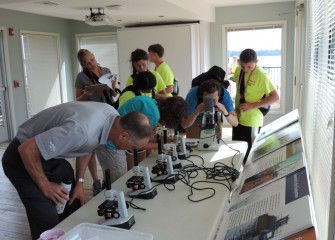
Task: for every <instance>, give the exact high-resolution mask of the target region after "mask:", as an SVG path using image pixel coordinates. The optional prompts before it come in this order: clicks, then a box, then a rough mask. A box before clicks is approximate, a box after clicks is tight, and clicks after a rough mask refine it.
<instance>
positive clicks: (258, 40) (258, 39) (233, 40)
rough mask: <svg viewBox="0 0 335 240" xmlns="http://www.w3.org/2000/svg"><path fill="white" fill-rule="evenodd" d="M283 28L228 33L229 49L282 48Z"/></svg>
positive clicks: (256, 49)
mask: <svg viewBox="0 0 335 240" xmlns="http://www.w3.org/2000/svg"><path fill="white" fill-rule="evenodd" d="M281 32H282V29H281V28H275V29H258V30H245V31H234V32H229V33H228V50H230V51H231V50H233V51H235V50H240V51H242V50H244V49H246V48H252V49H254V50H255V51H258V50H274V49H281V38H282V37H281Z"/></svg>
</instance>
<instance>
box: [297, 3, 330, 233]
mask: <svg viewBox="0 0 335 240" xmlns="http://www.w3.org/2000/svg"><path fill="white" fill-rule="evenodd" d="M305 2H306V1H305ZM307 10H308V11H306V12H305V13H306V18H305V19H307V20H308V22H307V23H306V27H307V33H306V36H307V42H306V45H303V46H302V47H304V46H306V47H305V48H304V49H303V52H304V53H305V57H304V58H302V59H303V60H305V66H306V67H305V70H304V71H303V73H304V75H303V76H301V82H302V84H301V85H302V91H301V95H302V98H301V99H302V101H301V103H300V105H301V107H300V111H301V113H300V115H301V116H302V133H303V137H304V145H305V149H306V159H307V164H308V169H309V171H310V178H311V186H312V193H313V200H314V206H315V212H316V219H317V223H318V226H317V227H318V231H319V238H318V239H334V222H335V186H334V184H335V168H334V112H335V17H334V16H335V2H334V1H328V0H311V1H307ZM299 15H300V14H299ZM301 17H303V16H301ZM297 46H299V45H297ZM299 47H300V46H299Z"/></svg>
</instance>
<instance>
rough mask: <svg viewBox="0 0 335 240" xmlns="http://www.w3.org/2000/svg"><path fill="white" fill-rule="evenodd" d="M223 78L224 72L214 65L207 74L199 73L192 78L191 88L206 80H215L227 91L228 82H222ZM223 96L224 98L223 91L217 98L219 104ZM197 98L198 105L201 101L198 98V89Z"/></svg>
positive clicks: (200, 97)
mask: <svg viewBox="0 0 335 240" xmlns="http://www.w3.org/2000/svg"><path fill="white" fill-rule="evenodd" d="M225 76H226V72H225V70H223V69H222V68H220V67H218V66H216V65H214V66H213V67H211V68H210V69H209V70H208V71H207V72H204V73H201V74H200V75H199V76H197V77H195V78H193V80H192V87H195V86H198V85H200V84H201V83H203V82H204V81H206V80H209V79H215V80H217V81H219V82H220V83H221V85H222V86H223V87H224V88H225V89H227V88H228V87H229V81H228V80H224V78H225ZM223 96H224V91H223V90H222V91H221V94H220V97H219V102H222V99H223ZM197 98H198V104H199V103H200V102H201V99H202V96H200V88H198V92H197Z"/></svg>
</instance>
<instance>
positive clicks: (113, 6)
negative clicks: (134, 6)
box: [106, 4, 126, 10]
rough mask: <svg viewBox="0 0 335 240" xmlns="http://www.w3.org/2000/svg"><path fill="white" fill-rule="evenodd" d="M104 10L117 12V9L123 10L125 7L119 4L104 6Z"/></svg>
mask: <svg viewBox="0 0 335 240" xmlns="http://www.w3.org/2000/svg"><path fill="white" fill-rule="evenodd" d="M106 8H108V9H110V10H114V9H115V10H117V9H124V8H126V6H124V5H120V4H113V5H108V6H106Z"/></svg>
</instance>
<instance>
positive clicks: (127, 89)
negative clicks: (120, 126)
mask: <svg viewBox="0 0 335 240" xmlns="http://www.w3.org/2000/svg"><path fill="white" fill-rule="evenodd" d="M128 91H132V92H133V93H134V94H135V96H140V95H141V92H140V90H138V89H137V88H136V87H135V86H134V85H129V86H127V87H126V88H125V89H123V90H122V92H121V93H120V96H119V97H118V99H117V100H116V101H115V102H113V103H112V106H113V107H114V108H115V109H118V108H119V104H120V101H119V100H120V97H121V96H122V94H124V93H125V92H128Z"/></svg>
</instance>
